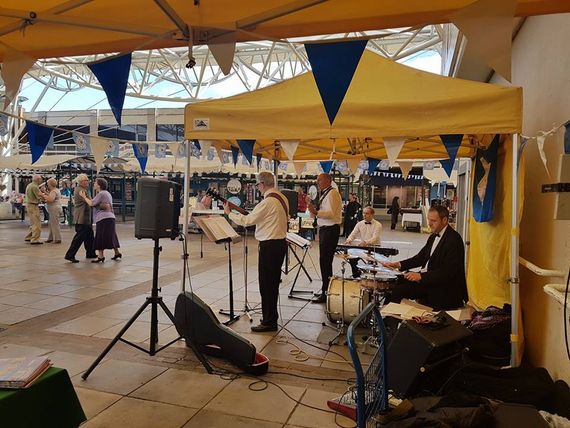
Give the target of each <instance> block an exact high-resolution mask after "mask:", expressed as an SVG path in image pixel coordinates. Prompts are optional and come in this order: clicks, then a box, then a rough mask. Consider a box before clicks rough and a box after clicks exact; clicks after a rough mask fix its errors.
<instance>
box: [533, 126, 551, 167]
mask: <svg viewBox="0 0 570 428" xmlns="http://www.w3.org/2000/svg"><path fill="white" fill-rule="evenodd" d="M545 140H546V135H545V134H544V132H543V131H540V132H539V133H538V135H537V136H536V145H537V147H538V153H539V154H540V159H541V160H542V164H543V165H544V169H545V170H546V174H547V175H548V177H550V171H548V165H547V164H546V153H545V152H544V141H545Z"/></svg>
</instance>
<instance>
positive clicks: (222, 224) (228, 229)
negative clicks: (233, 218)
mask: <svg viewBox="0 0 570 428" xmlns="http://www.w3.org/2000/svg"><path fill="white" fill-rule="evenodd" d="M195 221H196V223H197V224H198V226H200V228H201V229H202V230H203V231H204V233H205V234H206V236H207V237H208V239H210V240H211V241H214V242H219V241H222V240H224V239H228V238H230V239H231V240H232V242H236V241H238V240H239V239H241V237H240V236H239V234H238V233H237V232H236V231H235V230H234V228H233V227H232V226H231V225H230V224H229V223H228V221H227V220H226V219H225V218H224V217H222V216H212V217H196V218H195Z"/></svg>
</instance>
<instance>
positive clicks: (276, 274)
mask: <svg viewBox="0 0 570 428" xmlns="http://www.w3.org/2000/svg"><path fill="white" fill-rule="evenodd" d="M274 186H275V178H274V177H273V174H271V173H270V172H265V171H264V172H260V173H259V174H258V176H257V189H258V190H259V192H260V193H261V194H262V195H263V200H262V201H261V202H260V203H259V204H257V205H256V206H255V208H254V209H253V211H252V212H250V213H249V214H248V215H243V214H240V213H236V212H232V211H231V209H230V207H229V204H228V203H227V202H226V203H225V204H224V212H225V213H226V214H227V215H228V216H229V218H230V219H231V220H232V221H233V222H234V223H237V224H239V225H242V226H251V225H256V227H255V239H257V240H258V241H259V259H258V267H257V270H258V277H259V293H260V294H261V311H262V314H263V315H262V316H263V318H262V320H261V322H260V323H259V325H256V326H253V327H251V330H252V331H254V332H263V331H277V320H278V318H279V313H278V312H277V298H278V296H279V283H280V281H281V266H282V265H283V261H284V260H285V253H286V252H287V241H286V240H285V237H286V235H287V224H288V221H289V204H288V202H287V198H286V197H285V196H284V195H283V194H282V193H281V192H279V191H278V190H277V189H276V188H275V187H274Z"/></svg>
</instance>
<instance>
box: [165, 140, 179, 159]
mask: <svg viewBox="0 0 570 428" xmlns="http://www.w3.org/2000/svg"><path fill="white" fill-rule="evenodd" d="M166 144H168V148H169V149H170V153H172V156H174V158H175V159H176V158H177V157H178V151H179V150H180V143H166Z"/></svg>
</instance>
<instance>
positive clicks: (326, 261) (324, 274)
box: [319, 224, 340, 293]
mask: <svg viewBox="0 0 570 428" xmlns="http://www.w3.org/2000/svg"><path fill="white" fill-rule="evenodd" d="M339 236H340V225H339V224H335V225H334V226H321V227H320V228H319V264H320V268H321V278H322V279H323V285H322V291H323V293H324V292H326V291H327V289H328V287H329V281H330V278H331V276H332V275H333V268H332V265H333V258H334V253H335V251H336V246H337V245H338V237H339Z"/></svg>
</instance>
